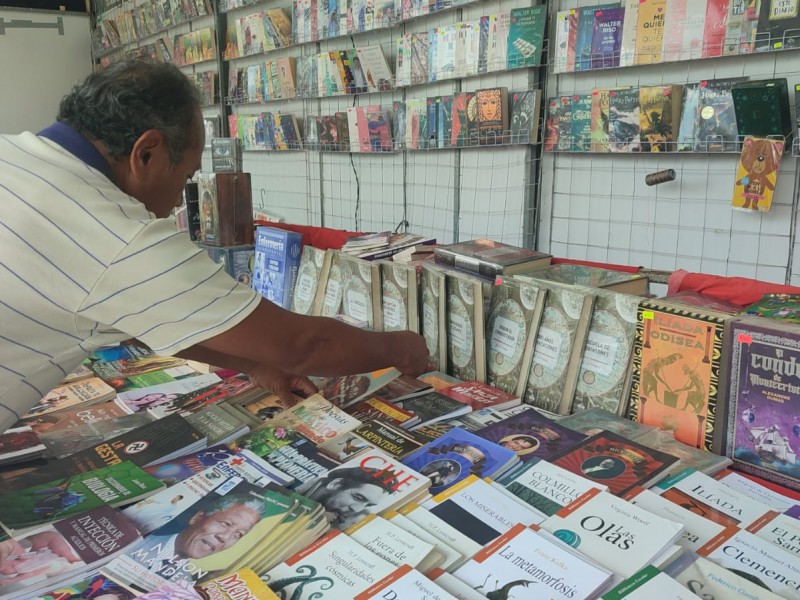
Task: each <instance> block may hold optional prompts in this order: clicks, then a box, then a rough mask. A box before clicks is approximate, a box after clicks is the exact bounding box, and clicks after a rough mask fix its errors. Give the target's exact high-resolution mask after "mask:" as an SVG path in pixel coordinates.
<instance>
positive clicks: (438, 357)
mask: <svg viewBox="0 0 800 600" xmlns="http://www.w3.org/2000/svg"><path fill="white" fill-rule="evenodd" d="M421 281H422V292H421V300H422V315H421V322H420V325H421V333H422V336H423V337H424V338H425V343H426V345H427V347H428V353H429V357H430V363H431V366H432V367H433V369H434V370H441V369H443V368H446V365H447V333H446V330H445V328H446V320H447V292H446V281H445V275H444V273H443V272H442V271H440V270H439V269H436V268H435V267H433V266H432V265H428V264H423V265H422V278H421Z"/></svg>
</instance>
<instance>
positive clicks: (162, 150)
mask: <svg viewBox="0 0 800 600" xmlns="http://www.w3.org/2000/svg"><path fill="white" fill-rule="evenodd" d="M162 156H166V157H167V158H168V157H169V153H168V152H167V147H166V144H165V143H164V136H163V134H162V133H161V132H160V131H157V130H155V129H148V130H147V131H145V132H144V133H143V134H142V135H140V136H139V139H137V140H136V142H135V143H134V144H133V148H132V149H131V155H130V163H131V173H133V175H134V176H138V177H141V176H142V175H144V170H145V169H147V168H148V167H150V166H152V164H153V161H154V160H156V159H158V158H161V157H162Z"/></svg>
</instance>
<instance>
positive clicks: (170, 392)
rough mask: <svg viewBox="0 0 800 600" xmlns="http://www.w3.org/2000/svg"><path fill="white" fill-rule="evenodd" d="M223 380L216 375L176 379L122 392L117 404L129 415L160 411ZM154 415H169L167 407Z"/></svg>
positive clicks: (208, 374) (159, 416) (207, 374)
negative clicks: (146, 411)
mask: <svg viewBox="0 0 800 600" xmlns="http://www.w3.org/2000/svg"><path fill="white" fill-rule="evenodd" d="M220 381H221V379H220V378H219V376H218V375H216V374H215V373H206V374H205V375H197V376H196V377H188V378H186V379H176V380H175V381H168V382H167V383H159V384H158V385H151V386H148V387H143V388H138V389H135V390H129V391H127V392H120V393H119V394H117V399H116V403H117V404H118V405H119V406H121V407H122V408H124V409H125V410H126V411H128V412H129V413H136V412H141V411H144V410H150V409H158V408H159V407H162V406H163V405H167V406H171V405H172V404H173V403H174V402H175V401H177V400H179V399H180V397H181V396H182V395H184V394H190V393H191V392H195V391H197V390H199V389H202V388H204V387H208V386H210V385H214V384H215V383H219V382H220ZM153 414H154V415H156V416H158V418H161V417H165V416H167V414H169V413H168V412H167V410H166V407H164V408H161V410H154V411H153Z"/></svg>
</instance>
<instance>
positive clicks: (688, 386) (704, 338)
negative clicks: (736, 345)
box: [630, 300, 731, 450]
mask: <svg viewBox="0 0 800 600" xmlns="http://www.w3.org/2000/svg"><path fill="white" fill-rule="evenodd" d="M730 318H731V317H730V315H728V314H725V313H721V312H717V311H713V310H708V309H702V308H697V307H690V306H685V305H681V304H677V303H670V302H662V301H659V300H648V301H644V302H642V303H641V304H640V305H639V309H638V316H637V320H638V325H637V329H636V343H635V346H634V353H633V375H632V383H631V391H630V417H631V419H633V420H636V421H638V422H640V423H645V424H648V425H655V426H656V427H659V428H660V429H663V430H665V431H670V432H672V433H673V434H674V435H675V438H676V439H677V440H679V441H681V442H684V443H686V444H689V445H691V446H694V447H696V448H704V449H706V450H711V449H712V448H719V447H720V439H719V436H720V435H721V433H722V432H721V429H720V427H721V426H722V425H721V423H722V421H720V424H719V425H716V413H717V403H718V399H719V398H725V397H726V392H725V388H726V383H727V382H725V381H724V380H721V379H720V365H721V364H722V363H724V362H725V359H724V358H723V344H724V342H725V331H724V329H725V323H726V321H727V320H729V319H730ZM715 437H716V438H717V439H716V442H715Z"/></svg>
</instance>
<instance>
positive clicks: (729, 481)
mask: <svg viewBox="0 0 800 600" xmlns="http://www.w3.org/2000/svg"><path fill="white" fill-rule="evenodd" d="M717 481H719V482H720V483H721V484H722V485H724V486H726V487H729V488H731V489H732V490H735V491H737V492H739V493H740V494H744V495H745V496H747V497H749V498H752V499H753V500H756V501H757V502H760V503H761V504H764V505H766V506H769V507H770V508H771V509H772V510H775V511H778V512H785V511H786V510H788V509H790V508H791V507H792V506H794V505H795V504H797V500H795V499H794V498H790V497H789V496H784V495H783V494H779V493H778V492H776V491H774V490H771V489H769V488H768V487H764V486H763V485H761V484H759V483H757V482H755V481H753V480H752V479H748V478H747V477H745V476H744V475H740V474H739V473H734V472H733V471H730V472H728V473H726V474H725V475H723V476H720V477H719V478H718V479H717Z"/></svg>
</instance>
